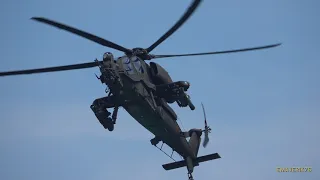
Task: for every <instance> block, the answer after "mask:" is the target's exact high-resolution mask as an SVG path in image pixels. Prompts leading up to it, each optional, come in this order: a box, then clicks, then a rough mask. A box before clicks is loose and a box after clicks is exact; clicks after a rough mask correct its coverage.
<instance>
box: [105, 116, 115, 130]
mask: <svg viewBox="0 0 320 180" xmlns="http://www.w3.org/2000/svg"><path fill="white" fill-rule="evenodd" d="M102 125H103V127H104V128H105V129H108V130H109V131H113V130H114V122H113V121H112V119H111V118H107V119H106V120H105V121H104V122H103V123H102Z"/></svg>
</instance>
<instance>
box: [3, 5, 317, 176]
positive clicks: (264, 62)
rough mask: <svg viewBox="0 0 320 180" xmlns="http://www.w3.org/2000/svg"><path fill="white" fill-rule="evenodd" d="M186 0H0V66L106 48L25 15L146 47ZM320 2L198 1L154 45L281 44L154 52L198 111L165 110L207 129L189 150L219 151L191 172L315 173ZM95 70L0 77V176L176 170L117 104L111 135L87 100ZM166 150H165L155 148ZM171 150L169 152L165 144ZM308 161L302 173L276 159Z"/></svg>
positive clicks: (42, 62)
mask: <svg viewBox="0 0 320 180" xmlns="http://www.w3.org/2000/svg"><path fill="white" fill-rule="evenodd" d="M189 3H190V0H188V1H171V0H163V1H148V0H134V1H128V0H127V1H126V0H91V1H76V0H68V1H64V0H55V1H50V2H49V1H40V0H28V1H23V0H2V1H1V6H0V23H1V33H0V39H1V41H0V47H1V48H0V52H1V60H0V71H7V70H15V69H25V68H38V67H45V66H56V65H66V64H73V63H82V62H90V61H93V60H94V59H95V58H99V59H101V57H102V54H103V53H104V52H107V51H110V52H112V53H114V54H115V55H117V56H119V55H122V54H121V52H118V51H115V50H111V49H108V48H105V47H103V46H100V45H98V44H95V43H93V42H90V41H88V40H86V39H83V38H80V37H77V36H75V35H72V34H70V33H67V32H63V31H60V30H58V29H56V28H53V27H49V26H47V25H44V24H40V23H37V22H33V21H31V20H30V19H29V18H31V17H33V16H43V17H47V18H51V19H54V20H57V21H60V22H63V23H67V24H69V25H72V26H75V27H78V28H80V29H83V30H86V31H88V32H91V33H94V34H96V35H98V36H102V37H104V38H106V39H109V40H111V41H114V42H116V43H119V44H120V45H123V46H125V47H128V48H133V47H137V46H138V47H148V46H149V45H151V44H152V43H153V42H154V41H155V40H157V38H159V37H160V36H161V35H162V34H163V33H164V32H165V31H166V30H167V29H168V28H169V27H171V25H172V24H173V23H174V22H175V21H176V20H177V19H178V18H179V17H180V16H181V15H182V13H183V12H184V10H185V8H186V7H187V6H189ZM319 5H320V2H319V1H317V0H281V1H280V0H241V1H238V0H223V1H222V0H211V1H210V0H204V2H203V3H202V4H201V7H199V9H198V11H197V12H196V13H195V14H194V16H192V17H191V18H190V19H189V21H188V22H187V23H186V24H185V25H184V26H183V27H182V28H181V29H180V30H178V31H177V32H176V33H175V34H174V35H173V36H171V38H170V39H168V40H166V41H165V42H164V43H163V44H161V45H160V46H158V47H157V48H156V49H155V50H154V51H153V53H157V54H170V53H193V52H205V51H212V50H213V51H215V50H225V49H230V48H231V49H233V48H244V47H251V46H256V45H264V44H272V43H278V42H282V43H283V45H282V46H280V47H277V48H274V49H268V50H263V51H256V52H247V53H239V54H229V55H228V54H227V55H216V56H202V57H188V58H172V59H161V60H159V61H157V62H159V63H160V64H161V65H162V66H164V67H165V68H167V69H168V71H169V72H170V75H171V76H172V78H173V79H174V80H176V81H178V80H188V81H189V82H190V83H191V88H190V89H189V93H190V95H191V97H192V100H193V102H194V104H195V105H196V107H197V109H196V110H195V111H190V110H189V109H188V108H183V109H182V108H179V107H177V105H173V106H172V107H173V108H174V110H176V112H177V114H178V116H179V118H180V120H181V121H182V124H183V128H184V129H185V130H188V129H189V128H193V127H198V128H202V127H203V117H202V111H201V106H200V104H201V102H203V103H204V104H205V106H206V110H207V117H208V121H209V124H210V125H211V127H212V129H213V130H212V133H211V134H210V137H211V142H210V144H209V145H208V146H207V148H206V149H203V148H201V149H200V152H199V153H200V154H201V155H205V154H209V153H214V152H219V153H220V155H221V156H222V158H221V159H219V160H215V161H210V162H206V163H203V164H201V165H200V166H199V167H197V168H196V169H195V172H194V177H195V179H196V180H197V179H198V180H200V179H201V180H208V179H225V180H229V179H230V180H231V179H232V180H234V179H248V180H250V179H255V180H257V179H259V180H269V179H275V180H280V179H281V180H289V179H290V180H302V179H308V180H316V179H319V177H320V171H319V168H320V163H319V162H320V158H319V152H320V144H319V142H320V141H319V138H320V136H319V130H318V128H319V125H320V122H319V120H320V94H319V91H320V81H319V77H320V71H319V68H320V60H319V50H320V45H319V43H320V36H319V32H320V26H319V20H318V17H319V15H320V13H319ZM94 73H98V69H97V68H96V69H94V68H93V69H86V70H77V71H68V72H59V73H51V74H41V75H40V74H39V75H28V76H13V77H2V78H0V179H3V180H9V179H10V180H20V179H21V180H22V179H23V180H44V179H45V180H57V179H59V180H70V179H77V180H85V179H92V180H106V179H119V180H122V179H134V180H135V179H136V180H140V179H154V180H162V179H168V180H177V179H187V171H186V169H185V168H182V169H178V170H173V171H168V172H166V171H165V170H164V169H163V168H162V167H161V165H162V164H164V163H168V162H171V160H170V159H169V158H168V157H166V156H165V155H164V154H162V153H161V152H160V151H159V150H157V149H156V148H154V147H152V146H151V144H150V142H149V140H150V139H151V138H153V135H152V134H151V133H149V132H148V131H147V130H145V129H144V128H143V127H142V126H140V125H139V124H138V123H137V122H136V121H135V120H134V119H133V118H131V117H130V116H129V115H128V114H127V113H126V112H125V111H124V110H121V111H120V112H119V119H118V123H117V124H116V127H115V130H114V131H113V132H112V133H110V132H109V131H106V130H104V129H103V127H102V126H101V125H100V124H99V122H98V121H97V119H96V118H95V116H94V114H93V113H92V112H91V110H90V108H89V106H90V105H91V103H92V101H93V100H94V99H95V98H99V97H102V96H104V95H105V94H104V88H105V87H104V86H103V85H101V84H100V82H99V81H98V80H96V78H95V76H94ZM166 150H168V151H169V148H166ZM169 152H170V151H169ZM293 166H298V167H301V166H311V167H313V172H312V173H277V172H276V167H293Z"/></svg>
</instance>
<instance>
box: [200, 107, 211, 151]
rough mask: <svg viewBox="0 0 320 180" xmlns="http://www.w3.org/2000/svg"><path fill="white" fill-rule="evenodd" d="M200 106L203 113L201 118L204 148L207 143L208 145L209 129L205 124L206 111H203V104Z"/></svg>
mask: <svg viewBox="0 0 320 180" xmlns="http://www.w3.org/2000/svg"><path fill="white" fill-rule="evenodd" d="M201 106H202V111H203V117H204V130H203V132H204V140H203V144H202V145H203V147H204V148H205V147H206V146H207V145H208V143H209V133H210V132H211V128H210V127H209V126H208V124H207V116H206V111H205V109H204V106H203V104H202V103H201Z"/></svg>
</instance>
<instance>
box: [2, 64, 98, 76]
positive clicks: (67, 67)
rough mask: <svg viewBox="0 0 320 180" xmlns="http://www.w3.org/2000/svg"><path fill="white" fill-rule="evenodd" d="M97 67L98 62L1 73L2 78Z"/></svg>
mask: <svg viewBox="0 0 320 180" xmlns="http://www.w3.org/2000/svg"><path fill="white" fill-rule="evenodd" d="M95 66H99V64H98V62H89V63H82V64H73V65H67V66H56V67H48V68H39V69H28V70H19V71H9V72H0V76H12V75H22V74H33V73H45V72H55V71H68V70H75V69H85V68H92V67H95Z"/></svg>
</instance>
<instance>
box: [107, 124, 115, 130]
mask: <svg viewBox="0 0 320 180" xmlns="http://www.w3.org/2000/svg"><path fill="white" fill-rule="evenodd" d="M107 128H108V130H109V131H113V130H114V124H113V123H112V124H109V126H108V127H107Z"/></svg>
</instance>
